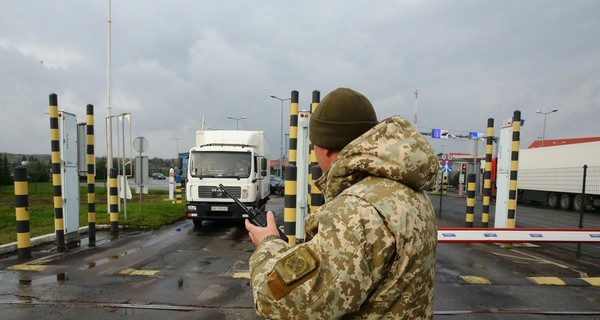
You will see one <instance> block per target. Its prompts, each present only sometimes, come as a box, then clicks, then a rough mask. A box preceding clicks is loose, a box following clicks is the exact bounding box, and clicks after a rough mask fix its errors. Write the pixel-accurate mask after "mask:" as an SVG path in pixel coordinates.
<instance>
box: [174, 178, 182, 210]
mask: <svg viewBox="0 0 600 320" xmlns="http://www.w3.org/2000/svg"><path fill="white" fill-rule="evenodd" d="M175 203H181V176H180V175H177V176H176V177H175Z"/></svg>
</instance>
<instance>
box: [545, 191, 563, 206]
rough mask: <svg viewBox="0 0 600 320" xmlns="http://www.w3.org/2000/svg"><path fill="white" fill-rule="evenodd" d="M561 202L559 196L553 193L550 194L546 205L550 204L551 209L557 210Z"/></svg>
mask: <svg viewBox="0 0 600 320" xmlns="http://www.w3.org/2000/svg"><path fill="white" fill-rule="evenodd" d="M559 200H560V199H559V197H558V194H556V193H554V192H552V193H550V194H548V199H547V200H546V203H547V204H548V207H549V208H552V209H556V208H558V203H559Z"/></svg>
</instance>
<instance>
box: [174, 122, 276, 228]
mask: <svg viewBox="0 0 600 320" xmlns="http://www.w3.org/2000/svg"><path fill="white" fill-rule="evenodd" d="M269 160H270V147H269V143H268V141H267V139H266V137H265V134H264V132H263V131H238V130H235V131H233V130H211V131H197V132H196V145H195V146H194V147H193V148H192V149H191V150H190V152H189V159H188V170H187V181H186V186H185V190H186V200H187V218H188V219H192V220H193V221H194V224H195V225H201V224H202V221H203V220H236V219H240V220H241V219H245V218H247V216H246V213H245V212H243V211H242V210H241V208H239V207H238V206H237V205H236V204H235V202H234V201H233V200H232V199H231V198H229V197H228V196H227V194H226V193H225V192H223V190H221V188H220V187H219V184H223V185H224V186H225V188H226V189H227V190H228V191H229V192H230V193H231V194H233V195H234V196H235V197H236V198H238V199H239V200H240V201H241V202H242V203H244V204H245V205H246V206H247V207H251V208H258V209H261V210H264V209H265V205H266V203H267V201H268V200H269V182H270V178H269V170H268V169H269V168H268V163H269Z"/></svg>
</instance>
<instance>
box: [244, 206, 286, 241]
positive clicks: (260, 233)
mask: <svg viewBox="0 0 600 320" xmlns="http://www.w3.org/2000/svg"><path fill="white" fill-rule="evenodd" d="M246 230H248V235H249V236H250V240H252V243H254V245H255V246H258V245H259V244H260V242H261V241H262V239H264V238H265V237H266V236H270V235H276V236H277V237H279V231H278V230H277V225H276V224H275V216H274V215H273V212H271V211H268V212H267V226H266V227H264V228H263V227H258V226H255V225H253V224H252V223H250V220H248V219H246Z"/></svg>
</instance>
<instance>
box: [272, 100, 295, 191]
mask: <svg viewBox="0 0 600 320" xmlns="http://www.w3.org/2000/svg"><path fill="white" fill-rule="evenodd" d="M270 97H271V98H273V99H277V100H279V101H281V132H280V134H279V177H280V178H281V180H283V102H284V101H286V100H290V99H291V98H285V99H282V98H279V97H278V96H276V95H274V94H272V95H270Z"/></svg>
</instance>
